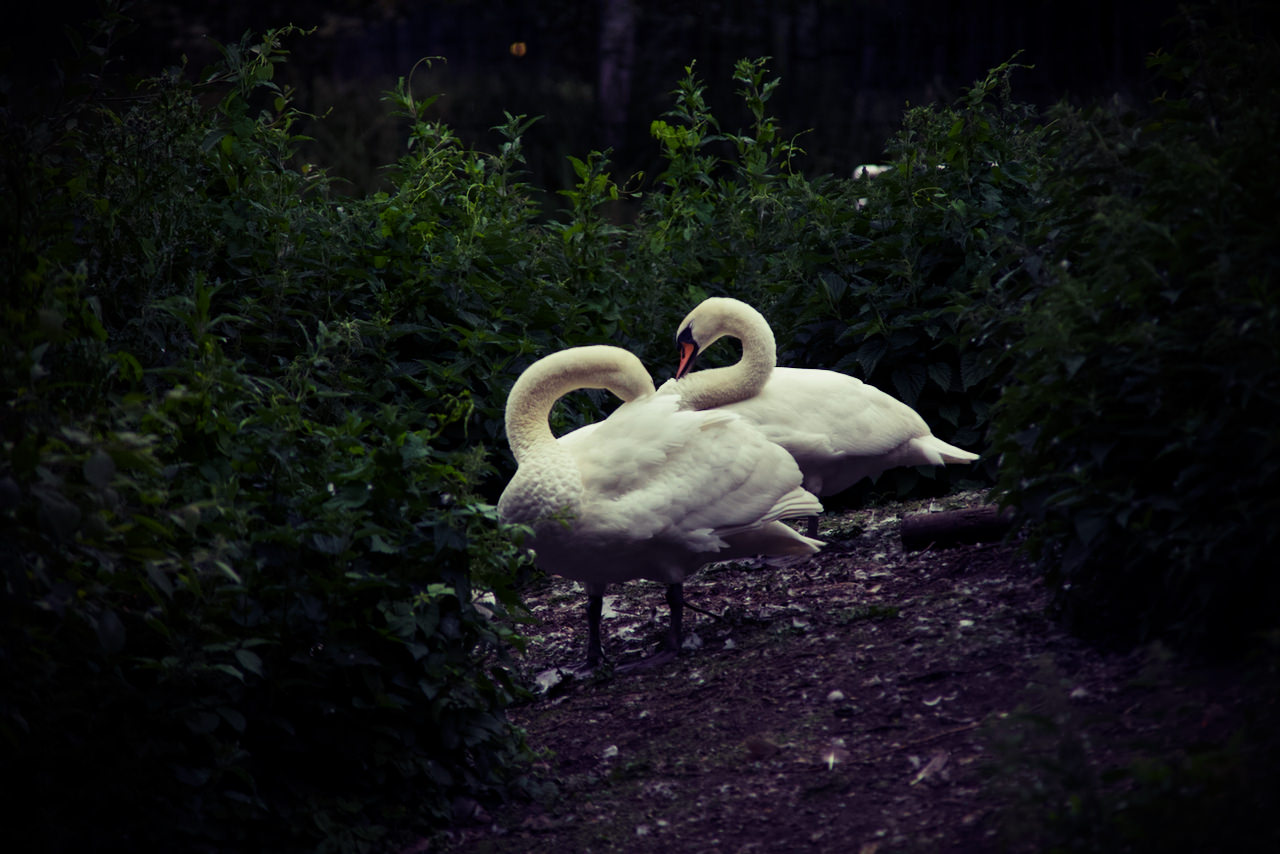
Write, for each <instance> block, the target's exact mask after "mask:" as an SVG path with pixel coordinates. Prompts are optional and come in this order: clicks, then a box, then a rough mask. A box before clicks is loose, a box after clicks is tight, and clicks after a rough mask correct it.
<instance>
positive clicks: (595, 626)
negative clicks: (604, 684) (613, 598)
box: [587, 594, 604, 670]
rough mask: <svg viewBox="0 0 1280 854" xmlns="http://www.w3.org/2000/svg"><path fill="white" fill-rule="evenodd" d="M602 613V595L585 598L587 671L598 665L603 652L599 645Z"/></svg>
mask: <svg viewBox="0 0 1280 854" xmlns="http://www.w3.org/2000/svg"><path fill="white" fill-rule="evenodd" d="M603 611H604V594H599V595H595V596H588V597H587V669H588V670H594V669H595V667H596V666H597V665H598V664H600V658H601V657H602V656H603V654H604V650H603V649H602V647H601V645H600V614H601V613H602V612H603Z"/></svg>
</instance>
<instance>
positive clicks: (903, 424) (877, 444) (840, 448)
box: [662, 297, 978, 536]
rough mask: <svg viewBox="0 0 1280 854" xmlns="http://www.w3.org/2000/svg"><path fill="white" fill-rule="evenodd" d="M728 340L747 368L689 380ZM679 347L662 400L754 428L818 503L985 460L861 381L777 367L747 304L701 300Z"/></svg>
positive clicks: (770, 343)
mask: <svg viewBox="0 0 1280 854" xmlns="http://www.w3.org/2000/svg"><path fill="white" fill-rule="evenodd" d="M726 335H727V336H731V337H734V338H737V339H739V340H740V341H741V342H742V359H741V360H740V361H739V362H737V363H736V364H734V365H731V366H729V367H725V368H711V369H709V370H704V371H698V372H696V373H689V369H690V368H691V367H693V363H694V360H695V359H696V358H697V356H698V354H699V353H700V352H702V351H703V350H705V349H706V348H707V347H708V346H710V345H711V343H712V342H713V341H715V340H717V339H719V338H721V337H723V336H726ZM676 344H677V346H678V347H679V350H680V363H679V367H678V368H677V370H676V379H675V380H673V381H669V382H667V383H665V384H664V385H663V387H662V388H663V391H674V392H676V393H677V394H678V395H679V396H680V397H681V398H682V399H683V400H684V402H685V405H687V406H689V407H691V408H694V409H700V410H701V409H712V408H719V409H720V410H724V411H729V412H734V413H737V414H738V415H741V416H742V417H743V418H746V419H747V420H749V421H750V422H751V423H752V424H754V425H756V427H758V428H759V429H760V431H761V432H763V433H764V434H765V436H767V437H768V438H769V439H771V440H772V441H774V442H777V443H778V444H779V445H781V446H783V447H784V448H786V449H787V450H788V451H790V452H791V455H792V456H793V457H795V460H796V462H797V463H799V465H800V470H801V471H802V472H804V487H805V489H807V490H809V491H810V492H812V493H814V494H815V495H833V494H835V493H837V492H840V491H841V490H843V489H847V488H848V487H850V486H852V485H853V484H855V483H857V482H858V481H859V480H861V479H862V478H864V477H875V476H876V475H878V474H880V473H881V472H883V471H886V470H888V469H891V468H895V467H897V466H919V465H937V466H940V465H945V464H947V463H967V462H970V461H971V460H976V459H977V458H978V455H977V454H973V453H970V452H969V451H965V450H962V449H960V448H957V447H956V446H955V445H951V444H948V443H947V442H944V441H942V440H941V439H939V438H938V437H937V436H934V435H933V432H932V431H931V430H930V429H929V425H928V424H926V423H925V421H924V419H923V418H921V417H920V415H919V413H917V412H916V411H915V410H914V409H912V408H911V407H910V406H907V405H906V404H905V403H903V402H902V401H900V400H898V399H897V398H895V397H892V396H890V395H888V394H885V393H884V392H883V391H881V390H880V389H878V388H876V387H875V386H870V385H867V384H866V383H864V382H862V381H861V380H859V379H857V378H856V377H851V376H849V375H848V374H841V373H838V372H836V371H822V370H811V369H806V368H778V367H775V365H776V363H777V346H776V344H775V342H774V338H773V330H771V329H770V328H769V323H768V321H766V320H765V318H764V316H763V315H762V314H760V312H758V311H756V310H755V309H754V308H752V307H751V306H749V305H747V304H746V303H744V302H741V301H740V300H736V299H730V298H727V297H711V298H710V299H707V300H704V301H703V302H702V303H700V304H699V305H698V307H697V308H695V309H694V310H693V311H691V312H689V314H688V316H687V317H685V319H684V322H682V323H681V324H680V329H679V332H678V333H677V335H676ZM817 531H818V519H817V516H811V517H810V518H809V536H816V534H817Z"/></svg>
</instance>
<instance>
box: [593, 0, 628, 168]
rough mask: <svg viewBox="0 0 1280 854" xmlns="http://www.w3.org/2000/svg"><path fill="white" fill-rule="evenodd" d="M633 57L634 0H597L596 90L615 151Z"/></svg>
mask: <svg viewBox="0 0 1280 854" xmlns="http://www.w3.org/2000/svg"><path fill="white" fill-rule="evenodd" d="M635 59H636V7H635V2H634V0H600V77H599V80H598V82H597V88H596V94H597V97H598V98H599V105H600V123H601V124H602V125H603V129H604V138H605V143H606V144H607V145H608V146H609V147H611V148H613V149H614V150H615V151H616V150H617V149H619V148H621V147H622V142H623V140H624V139H626V127H627V110H628V107H629V106H630V104H631V70H632V68H633V67H634V66H635Z"/></svg>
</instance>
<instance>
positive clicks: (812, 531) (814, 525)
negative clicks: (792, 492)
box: [808, 516, 818, 540]
mask: <svg viewBox="0 0 1280 854" xmlns="http://www.w3.org/2000/svg"><path fill="white" fill-rule="evenodd" d="M808 536H809V538H810V539H813V540H816V539H818V517H817V516H810V517H809V534H808Z"/></svg>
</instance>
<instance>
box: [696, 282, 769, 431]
mask: <svg viewBox="0 0 1280 854" xmlns="http://www.w3.org/2000/svg"><path fill="white" fill-rule="evenodd" d="M708 302H710V301H708ZM716 303H717V304H716V305H715V306H714V307H715V310H716V314H715V321H716V323H715V325H713V326H712V327H711V329H712V332H711V333H710V337H708V338H706V344H703V345H701V349H706V347H707V346H709V345H710V344H711V342H712V341H715V340H716V339H717V338H721V337H723V336H729V337H731V338H737V339H738V340H739V341H740V342H741V343H742V358H741V359H740V360H738V362H737V363H735V364H733V365H729V366H728V367H724V368H709V369H707V370H702V371H694V372H693V373H690V374H686V375H685V376H684V377H682V378H681V379H680V380H679V381H678V382H679V386H678V387H679V389H680V394H681V396H682V397H683V399H684V401H685V402H686V403H687V404H688V405H689V406H691V407H692V408H694V409H712V408H714V407H717V406H727V405H728V404H730V403H737V402H738V401H740V400H746V399H747V398H749V397H754V396H755V395H757V394H759V393H760V390H761V389H763V388H764V385H765V383H767V382H768V381H769V375H770V374H772V373H773V369H774V366H775V365H776V364H777V362H778V352H777V350H778V345H777V343H776V342H775V340H774V337H773V330H772V329H770V328H769V323H768V321H766V320H765V319H764V316H763V315H762V314H760V312H758V311H756V310H755V309H753V308H751V307H750V306H748V305H746V304H745V303H740V302H738V301H737V300H723V301H721V300H717V301H716ZM695 323H696V321H695ZM695 331H696V327H695ZM698 337H699V338H702V337H703V336H702V335H701V334H700V333H699V334H698Z"/></svg>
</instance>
